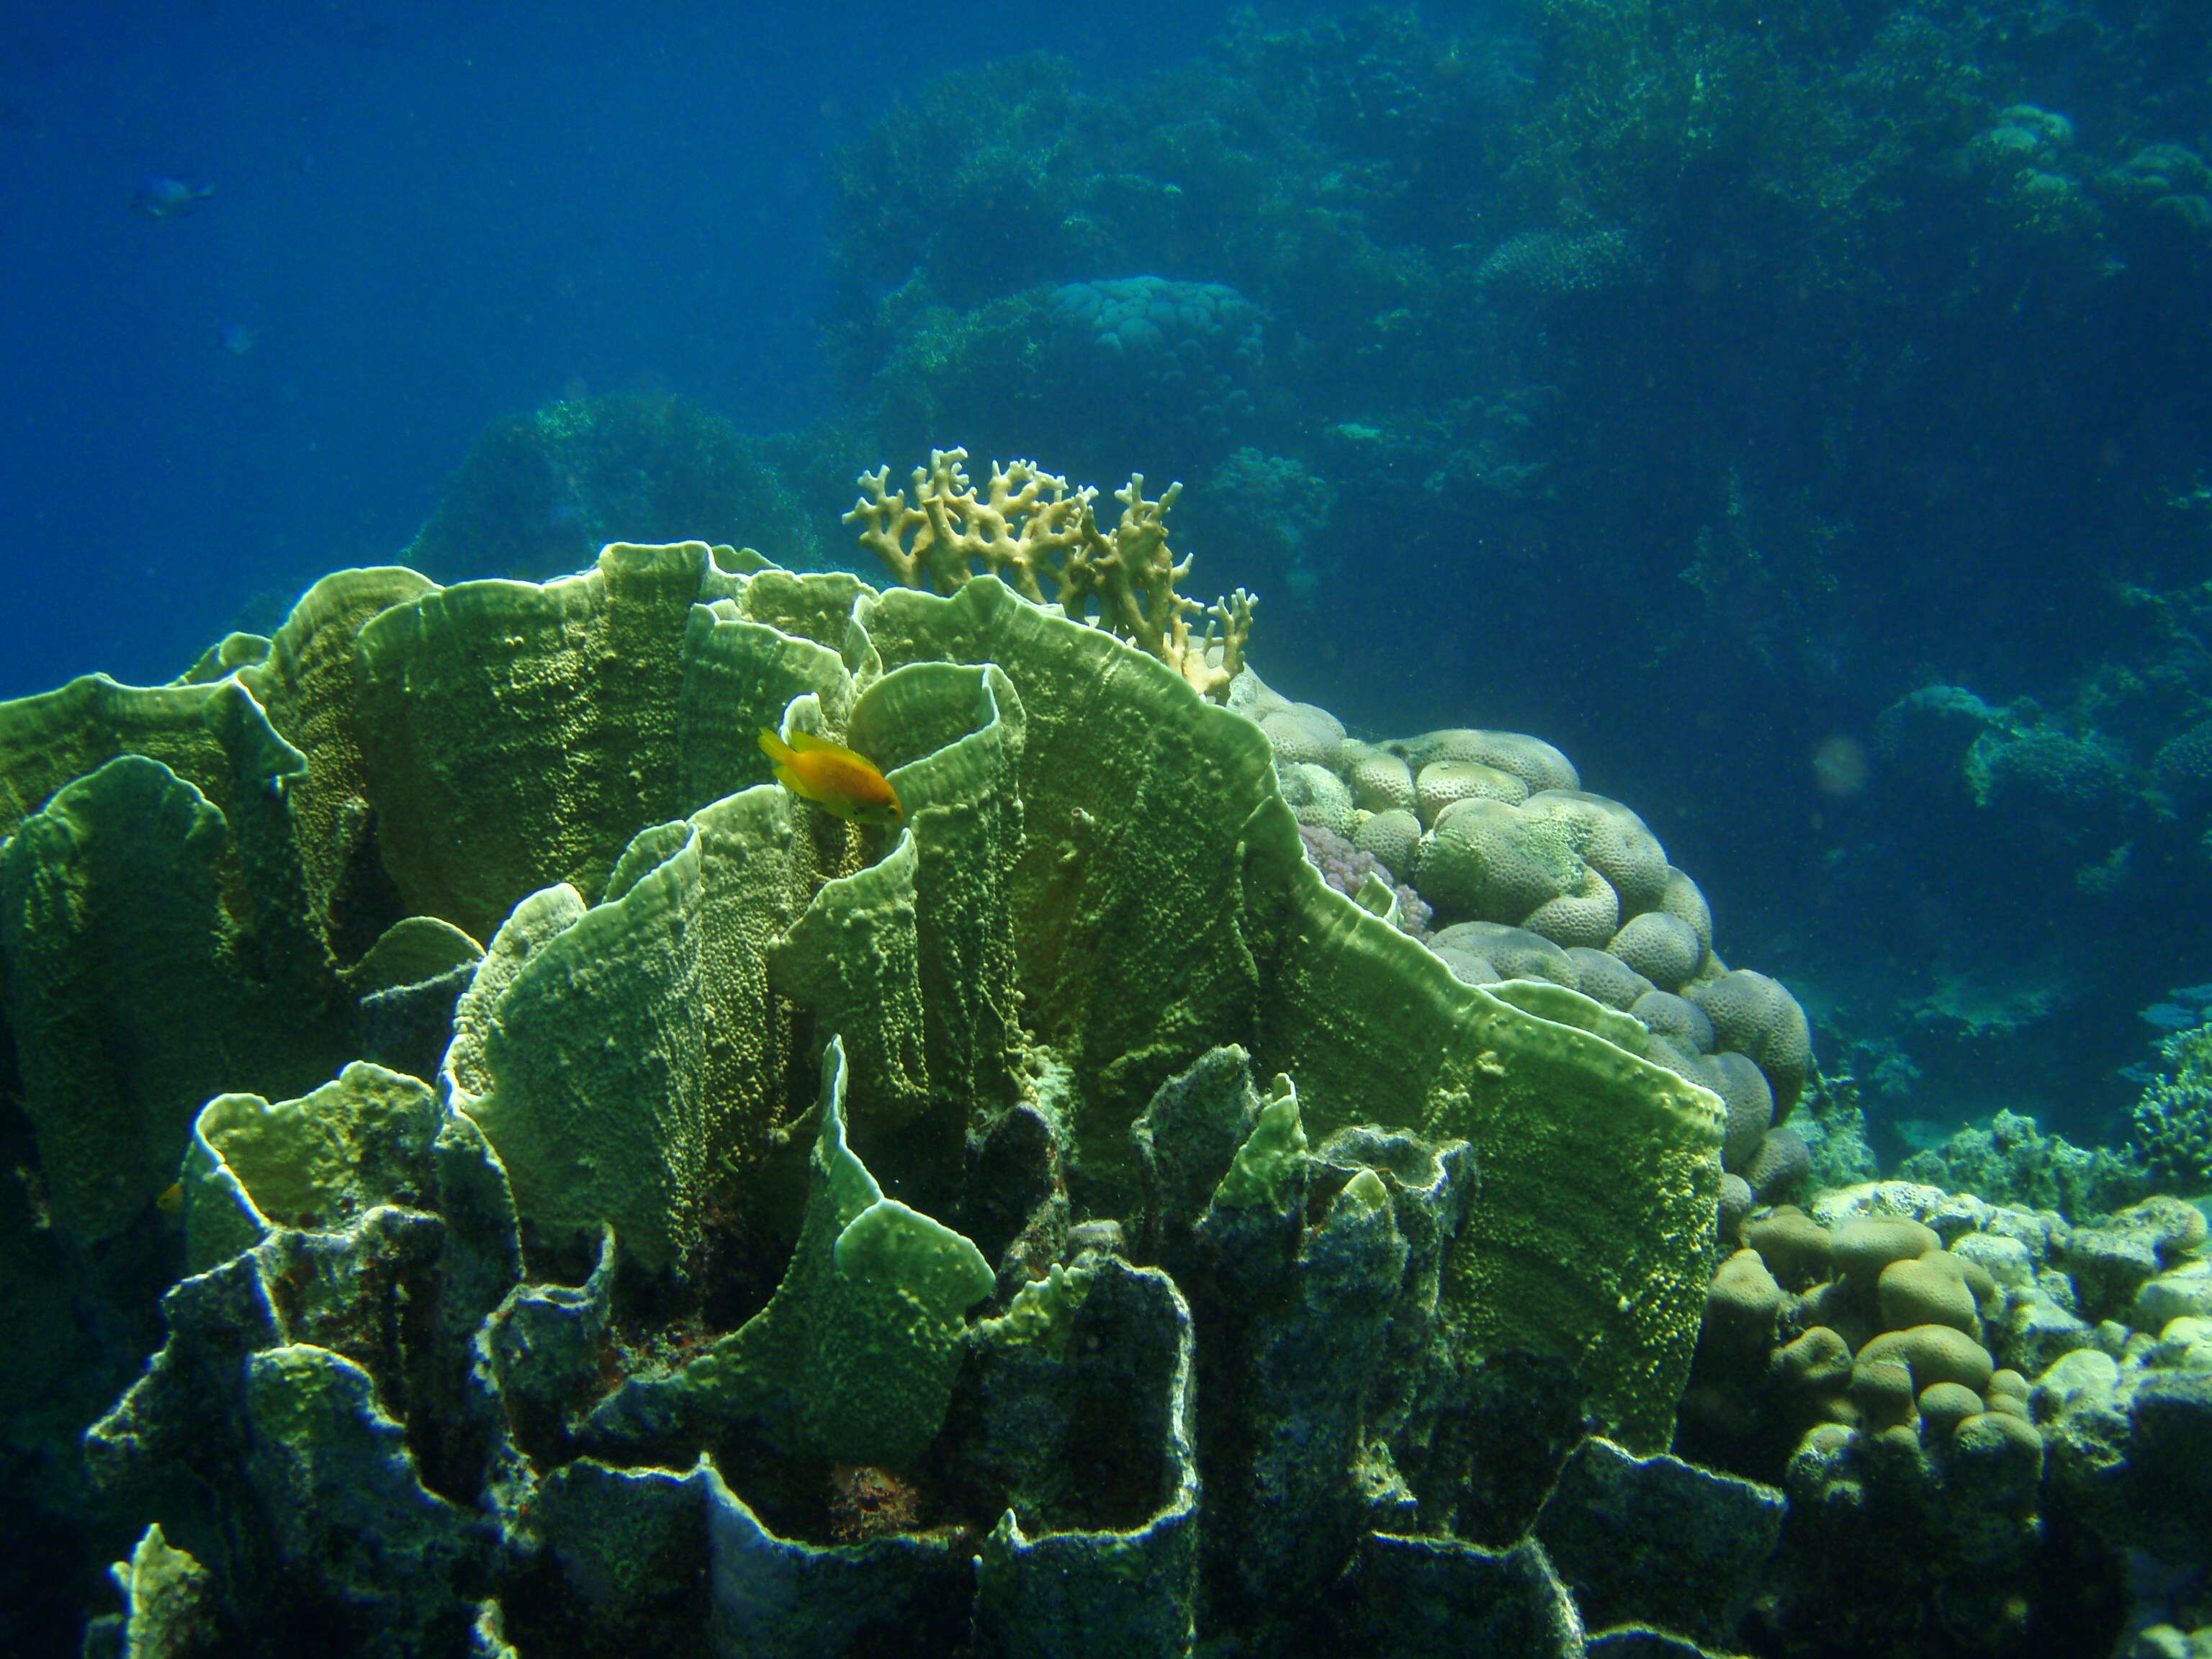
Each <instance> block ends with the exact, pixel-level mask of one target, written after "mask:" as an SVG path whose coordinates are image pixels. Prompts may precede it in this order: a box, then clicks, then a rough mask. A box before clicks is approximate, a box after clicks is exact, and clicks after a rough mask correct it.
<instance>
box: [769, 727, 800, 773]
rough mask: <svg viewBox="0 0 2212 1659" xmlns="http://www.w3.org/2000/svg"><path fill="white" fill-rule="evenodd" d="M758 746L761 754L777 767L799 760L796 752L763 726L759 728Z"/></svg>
mask: <svg viewBox="0 0 2212 1659" xmlns="http://www.w3.org/2000/svg"><path fill="white" fill-rule="evenodd" d="M760 746H761V753H762V754H763V755H766V756H767V757H769V759H770V760H772V761H774V762H775V763H776V765H778V766H779V767H783V766H788V765H790V764H791V763H792V762H793V761H795V760H797V759H798V758H799V751H798V750H795V749H793V747H792V746H791V745H790V744H787V743H786V742H785V741H784V740H783V739H782V738H779V737H778V736H776V734H775V732H773V731H771V730H770V729H769V727H767V726H763V727H761V734H760Z"/></svg>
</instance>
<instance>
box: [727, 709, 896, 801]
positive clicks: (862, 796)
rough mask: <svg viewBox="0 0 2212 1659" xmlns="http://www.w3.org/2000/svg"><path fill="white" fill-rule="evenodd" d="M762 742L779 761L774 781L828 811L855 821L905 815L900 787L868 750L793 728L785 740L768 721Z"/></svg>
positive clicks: (765, 749)
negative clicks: (856, 749) (862, 751)
mask: <svg viewBox="0 0 2212 1659" xmlns="http://www.w3.org/2000/svg"><path fill="white" fill-rule="evenodd" d="M760 746H761V752H762V753H763V754H764V755H766V756H767V757H769V759H770V760H771V761H773V762H775V781H777V782H778V783H780V784H781V785H782V786H783V787H785V788H787V789H788V790H790V791H791V793H793V794H794V795H797V796H798V797H799V799H802V800H811V801H812V802H813V803H814V804H815V805H817V806H818V807H820V808H821V809H822V810H823V811H825V812H834V813H836V815H837V816H838V817H841V818H850V819H852V820H853V822H854V823H897V822H898V821H899V820H900V818H902V817H904V816H905V811H906V809H905V808H903V807H902V806H901V805H899V798H898V791H897V790H896V789H894V788H892V787H891V786H890V780H889V779H888V778H886V777H884V775H883V774H882V773H881V772H879V771H878V770H877V769H876V763H874V762H873V761H872V760H870V759H869V758H868V757H866V756H865V755H856V754H854V752H853V751H852V750H849V749H847V748H845V747H843V746H842V744H834V743H832V742H830V741H829V739H828V738H817V737H816V736H815V735H814V734H813V733H812V732H793V733H792V734H791V741H790V742H789V743H786V742H785V741H784V740H783V739H782V738H779V737H778V736H776V734H775V732H771V731H769V729H768V728H767V727H766V726H763V727H762V728H761V734H760Z"/></svg>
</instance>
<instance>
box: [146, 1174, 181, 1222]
mask: <svg viewBox="0 0 2212 1659" xmlns="http://www.w3.org/2000/svg"><path fill="white" fill-rule="evenodd" d="M154 1207H155V1209H157V1210H159V1211H161V1213H162V1214H163V1215H174V1214H176V1213H177V1212H178V1211H179V1210H181V1209H183V1208H184V1207H185V1183H184V1182H181V1181H173V1182H170V1183H169V1184H168V1185H167V1186H166V1187H164V1188H161V1196H160V1197H159V1198H157V1199H155V1200H154Z"/></svg>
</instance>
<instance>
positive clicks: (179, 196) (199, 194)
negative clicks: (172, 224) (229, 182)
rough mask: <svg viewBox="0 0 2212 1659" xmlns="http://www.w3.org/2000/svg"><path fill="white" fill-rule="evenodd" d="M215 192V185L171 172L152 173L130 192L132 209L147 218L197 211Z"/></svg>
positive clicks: (173, 217)
mask: <svg viewBox="0 0 2212 1659" xmlns="http://www.w3.org/2000/svg"><path fill="white" fill-rule="evenodd" d="M214 194H215V186H214V185H196V184H192V183H190V182H188V181H187V180H185V179H172V178H170V177H169V176H168V174H167V173H152V174H149V176H147V177H146V178H143V179H140V180H139V181H138V188H137V189H136V190H134V191H131V211H132V212H133V213H135V214H137V215H138V216H140V217H141V218H145V219H176V218H180V217H182V216H184V215H185V214H187V213H191V212H194V211H196V210H197V209H198V207H199V204H201V203H202V202H204V201H205V200H207V198H208V197H210V196H212V195H214Z"/></svg>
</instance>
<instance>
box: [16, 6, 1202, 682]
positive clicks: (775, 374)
mask: <svg viewBox="0 0 2212 1659" xmlns="http://www.w3.org/2000/svg"><path fill="white" fill-rule="evenodd" d="M1226 10H1227V8H1226V6H1225V5H1217V4H1202V5H1177V6H1168V5H1151V6H1105V7H1090V8H1084V9H1081V12H1080V15H1076V14H1074V13H1072V12H1064V11H1060V10H1057V9H1051V8H1042V7H1033V6H1025V5H1018V4H1012V3H998V4H977V5H968V6H963V7H960V8H957V9H955V10H954V11H952V12H951V13H948V12H947V11H946V10H945V9H943V8H937V7H923V6H918V5H908V4H888V5H885V4H858V3H852V0H829V3H823V4H811V5H807V6H805V7H793V8H781V7H778V8H755V7H744V8H727V7H720V6H703V5H696V4H690V5H686V4H670V3H646V4H642V5H635V6H624V7H622V8H619V9H616V8H610V7H605V6H596V5H590V4H582V3H552V4H528V5H525V4H507V3H501V4H491V5H481V6H465V7H463V6H445V5H435V4H407V3H385V0H368V3H337V4H328V5H325V4H315V5H312V6H305V7H301V6H288V5H278V4H258V5H246V4H217V3H203V4H193V5H182V6H162V5H127V4H116V3H98V4H92V5H87V6H83V7H80V8H64V7H59V6H36V7H20V8H11V9H9V12H8V14H7V16H6V18H5V20H4V21H0V204H4V207H0V237H4V241H0V247H4V250H5V256H4V258H0V318H3V319H5V320H4V324H0V386H5V388H6V396H5V397H4V398H0V545H4V546H5V547H6V548H7V550H8V551H7V553H6V555H5V556H4V568H5V569H6V571H7V574H8V584H7V593H6V599H5V601H4V603H0V697H9V696H23V695H25V694H27V693H29V692H33V691H37V690H44V689H45V688H46V687H48V686H50V685H53V684H58V683H60V682H61V681H62V680H64V679H66V678H70V676H73V675H76V674H79V673H83V672H87V671H91V670H93V669H96V668H97V669H104V670H106V671H108V672H110V673H112V674H113V675H115V676H116V677H117V678H121V679H125V680H130V681H136V682H140V683H145V682H153V681H159V680H161V679H166V678H169V677H171V676H172V675H173V674H175V673H178V672H179V671H181V670H182V669H183V668H184V667H185V665H188V664H189V663H190V662H191V659H192V658H193V657H195V656H196V655H197V653H198V652H199V650H200V649H201V647H203V645H204V643H205V642H206V641H208V640H210V638H213V637H215V636H216V635H219V634H220V633H222V631H223V630H224V629H227V628H228V627H230V626H232V625H234V623H237V622H239V621H240V620H241V619H243V620H246V621H251V622H253V623H258V624H260V625H261V626H263V627H264V628H265V627H266V626H267V625H269V623H270V622H271V621H272V620H273V617H272V615H271V613H272V612H273V613H274V616H275V617H281V615H282V610H281V606H282V605H283V604H284V603H287V602H289V599H290V598H291V597H292V596H293V595H294V594H295V593H296V592H298V591H299V589H300V588H301V587H302V586H305V585H306V584H307V582H308V581H311V580H313V578H314V577H315V576H317V575H319V574H321V573H322V572H323V571H325V570H326V569H331V568H337V567H338V566H340V565H343V564H348V563H361V562H386V561H389V560H391V559H392V558H393V557H395V556H397V554H398V551H399V550H400V549H401V548H403V547H404V546H405V544H407V542H408V541H409V540H410V538H411V537H412V536H413V535H414V533H415V532H416V529H417V527H418V526H420V524H421V523H422V520H423V519H424V518H425V517H426V516H427V515H428V513H429V511H430V509H431V507H433V506H434V505H435V502H436V500H437V498H438V494H439V491H440V490H441V488H442V487H443V484H444V482H445V480H446V478H447V475H448V474H449V473H450V472H451V471H453V468H454V467H455V466H457V465H459V462H460V459H461V458H462V456H463V455H464V454H465V453H466V450H467V447H468V446H469V444H470V442H471V440H472V439H473V438H474V437H475V436H476V435H477V433H478V432H479V431H480V430H481V429H482V428H483V427H484V426H485V425H486V424H487V423H488V422H490V421H492V420H493V419H495V417H498V416H502V415H508V414H513V413H517V412H521V411H526V410H530V409H532V408H533V407H535V406H537V405H538V404H540V403H542V402H544V401H546V400H548V399H550V398H556V397H558V396H561V395H562V394H563V392H574V391H576V390H578V389H587V390H590V391H592V392H616V391H622V390H627V389H637V388H665V389H669V390H672V391H675V392H679V393H681V394H683V395H684V396H686V397H689V398H695V399H697V400H699V401H700V402H702V403H703V404H707V405H708V406H709V407H712V408H714V409H716V410H720V411H723V412H724V413H726V414H727V415H728V416H730V417H732V419H733V420H734V421H735V422H738V424H739V425H740V426H741V427H743V428H747V429H773V428H785V427H795V426H798V425H800V424H803V423H804V422H805V421H806V420H807V419H808V418H810V417H812V416H817V415H818V414H819V413H821V412H822V410H823V406H824V400H825V398H826V395H827V394H826V388H825V385H824V375H823V358H822V354H821V352H820V350H819V349H818V345H817V320H818V318H817V313H818V309H819V295H820V292H821V289H822V284H823V263H824V258H825V246H824V241H823V207H824V202H825V197H826V194H827V173H826V167H825V155H826V152H827V151H828V149H829V148H830V147H831V146H834V145H836V144H837V143H842V142H846V141H848V140H850V139H851V138H853V137H856V136H857V135H858V134H859V132H860V131H862V130H863V128H864V127H865V125H866V123H867V122H868V121H869V120H870V119H871V118H872V116H873V114H874V113H875V112H876V111H878V109H879V108H881V107H883V106H884V105H885V104H887V103H888V102H889V101H890V100H892V99H894V98H896V97H897V96H898V95H899V94H900V93H901V92H902V90H908V89H911V88H914V87H915V86H916V85H918V84H919V82H920V81H921V79H923V78H926V77H927V76H933V75H936V74H941V73H944V72H945V71H947V70H954V69H957V68H959V67H961V66H963V64H974V63H975V62H978V61H980V60H982V59H984V58H994V57H998V56H1001V55H1004V54H1006V53H1009V52H1019V51H1024V50H1030V49H1039V48H1044V49H1051V50H1054V51H1057V52H1064V53H1066V54H1069V55H1070V56H1072V57H1074V58H1078V59H1079V60H1080V61H1082V62H1083V63H1085V64H1086V65H1088V66H1091V68H1093V69H1095V70H1096V73H1097V76H1099V78H1100V79H1101V80H1102V81H1105V80H1110V79H1111V78H1112V77H1114V76H1119V75H1125V74H1127V73H1131V72H1134V71H1136V70H1140V69H1143V68H1147V67H1150V66H1152V65H1154V64H1158V63H1160V62H1163V61H1166V60H1171V59H1173V58H1176V57H1178V56H1180V55H1183V54H1186V53H1188V52H1189V51H1190V50H1191V49H1193V48H1194V46H1196V45H1197V44H1198V43H1199V42H1200V40H1203V39H1204V38H1205V36H1206V34H1207V33H1209V32H1211V31H1212V29H1213V28H1214V27H1218V24H1219V22H1220V20H1221V19H1222V17H1223V16H1224V15H1225V13H1226ZM147 175H156V176H161V175H169V176H177V177H181V178H183V179H187V180H191V181H193V182H200V183H204V184H206V185H211V186H212V187H213V189H214V191H215V192H216V193H215V194H214V195H213V196H212V197H210V198H209V199H208V200H207V201H206V202H205V203H204V204H203V205H202V206H201V207H200V209H199V210H197V211H196V212H193V213H191V214H189V215H185V216H179V217H176V218H173V219H169V220H167V221H161V222H153V221H149V220H147V219H145V218H142V217H139V216H136V215H134V214H133V213H132V212H131V210H130V204H131V194H132V191H133V190H134V189H135V188H136V187H137V184H138V181H139V180H140V179H142V178H143V177H145V176H147ZM234 325H235V326H238V327H242V328H244V329H246V330H250V331H251V333H252V342H251V348H250V349H248V350H246V352H245V353H244V354H243V355H239V354H236V353H234V351H232V350H230V349H226V344H225V337H224V331H226V329H229V328H232V327H233V326H234ZM234 338H235V337H234ZM450 574H455V575H458V574H483V573H461V572H454V573H450ZM257 595H258V596H264V597H262V598H261V599H259V600H258V601H257V599H256V596H257Z"/></svg>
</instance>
